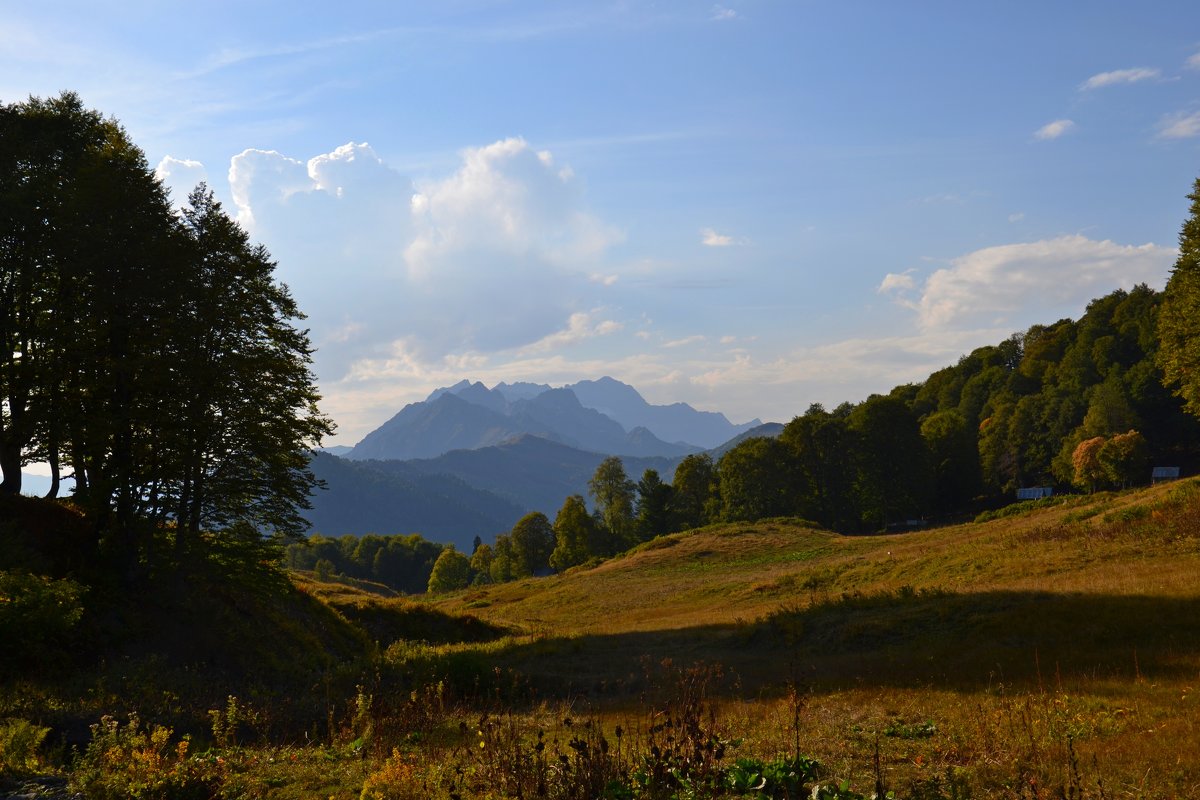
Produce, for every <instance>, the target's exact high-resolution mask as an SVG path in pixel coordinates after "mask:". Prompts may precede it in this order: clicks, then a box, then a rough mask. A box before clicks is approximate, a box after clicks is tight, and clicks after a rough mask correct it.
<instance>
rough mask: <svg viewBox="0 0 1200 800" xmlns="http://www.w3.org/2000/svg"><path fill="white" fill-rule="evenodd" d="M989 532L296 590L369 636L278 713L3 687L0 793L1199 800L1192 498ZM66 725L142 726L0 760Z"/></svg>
mask: <svg viewBox="0 0 1200 800" xmlns="http://www.w3.org/2000/svg"><path fill="white" fill-rule="evenodd" d="M993 516H996V518H994V519H991V520H990V521H982V522H974V523H969V524H963V525H957V526H952V527H942V528H936V529H929V530H922V531H916V532H911V533H904V534H897V535H888V536H857V537H847V536H841V535H838V534H836V533H832V532H828V531H823V530H816V529H814V528H812V527H811V526H809V525H806V524H805V523H803V522H800V521H796V520H787V519H780V520H768V521H764V522H760V523H755V524H735V525H719V526H713V527H710V528H706V529H702V530H699V531H692V532H688V533H684V534H676V535H672V536H669V537H665V538H663V539H659V540H655V541H653V542H650V543H648V544H646V545H643V546H641V547H640V548H638V549H637V550H636V551H634V552H631V553H628V554H626V555H624V556H621V557H618V558H615V559H612V560H610V561H607V562H604V563H602V564H600V565H598V566H594V567H591V568H577V569H575V570H572V571H569V572H567V573H566V574H563V575H558V576H553V577H549V578H540V579H531V580H525V581H519V582H516V583H511V584H503V585H496V586H485V587H477V588H473V589H470V590H467V591H464V592H460V593H456V594H452V595H446V596H442V597H435V598H404V597H397V596H394V595H393V594H392V593H391V592H389V591H387V590H386V589H385V588H383V587H379V586H374V585H369V584H361V583H356V582H353V581H345V582H341V583H322V582H319V581H317V580H316V579H315V578H314V577H313V576H311V575H295V576H293V583H294V588H293V589H292V590H291V591H293V592H294V593H295V594H296V596H297V597H298V598H302V599H303V602H304V603H309V604H311V602H312V601H317V602H318V603H319V604H320V605H321V606H322V607H324V608H326V609H328V611H329V612H330V613H329V614H328V615H327V618H326V617H321V619H322V620H324V621H323V622H322V623H321V624H322V625H323V626H325V629H327V630H328V632H327V633H325V634H323V636H324V637H325V638H326V639H331V637H341V638H339V639H337V640H338V641H343V640H344V641H347V642H349V641H351V640H352V639H353V637H354V636H357V637H358V640H360V641H363V642H366V643H368V644H367V645H366V646H364V648H363V649H362V650H361V652H360V654H359V656H357V657H354V658H349V657H346V656H343V657H342V658H341V659H340V660H339V661H338V662H337V663H336V664H335V663H333V662H332V661H331V662H330V666H328V667H327V668H326V671H325V672H324V673H322V674H323V675H324V676H325V677H324V678H322V679H321V680H320V681H318V682H314V683H312V685H309V686H307V688H306V687H305V685H304V684H303V683H297V684H296V687H297V688H296V689H295V690H293V694H294V696H292V697H289V698H286V703H285V705H288V706H289V707H292V706H294V708H292V710H291V711H290V712H289V713H288V714H287V715H282V714H280V713H279V712H278V711H277V710H276V709H277V707H278V704H279V698H278V697H272V696H271V695H270V693H269V692H267V691H265V690H264V691H262V692H257V690H253V689H247V688H246V687H245V686H244V685H243V686H241V687H239V688H238V689H237V691H239V692H240V693H241V696H240V697H238V698H235V699H230V700H228V701H227V702H222V701H220V698H223V697H224V696H225V695H224V692H225V689H226V686H225V684H222V683H220V682H219V681H215V680H208V683H209V684H212V685H207V686H205V689H204V691H203V692H201V691H200V689H193V690H192V694H189V693H188V691H185V690H183V689H180V688H179V685H187V686H190V687H197V686H199V685H202V684H205V681H206V679H210V678H211V677H212V676H211V675H210V674H208V673H201V674H199V675H197V674H194V673H188V670H187V669H181V670H180V669H176V671H174V672H172V671H171V670H160V673H161V674H157V675H153V676H152V675H150V674H149V671H150V669H151V668H153V667H154V665H155V663H157V662H150V667H149V668H148V667H147V666H146V664H145V663H142V664H141V666H140V669H141V672H139V673H138V674H139V675H141V676H143V678H142V679H141V680H140V683H139V689H138V691H139V694H138V697H139V698H141V701H140V702H138V703H133V702H130V701H129V700H128V698H125V699H123V700H121V702H117V701H118V700H119V699H120V698H121V693H120V692H119V691H116V690H114V689H113V688H112V686H111V683H109V684H107V686H108V688H107V694H105V693H104V692H102V691H98V690H97V684H100V685H101V686H102V687H103V686H104V685H105V681H109V682H115V681H116V680H117V679H116V678H115V677H114V674H115V671H114V670H113V669H112V668H110V669H109V670H108V671H107V672H106V673H104V674H105V676H107V677H104V678H102V679H100V680H98V681H97V680H93V681H92V683H90V684H86V683H82V682H81V683H77V684H76V686H77V688H78V692H77V694H76V696H74V697H71V698H65V697H64V696H63V695H64V692H63V691H62V690H61V687H59V691H58V694H57V695H56V694H55V692H54V691H51V690H49V689H46V688H45V687H44V686H42V687H38V686H37V685H36V682H34V683H29V684H23V685H22V686H17V687H4V690H3V691H0V718H6V717H7V718H8V721H7V722H3V721H0V776H3V775H5V774H6V770H7V774H8V777H9V781H10V783H11V782H13V781H14V780H16V779H17V778H20V777H21V776H22V775H24V776H25V777H28V776H30V775H35V774H38V773H39V771H40V773H42V774H44V775H46V774H48V775H50V776H51V777H50V778H48V779H47V780H50V781H51V782H53V781H54V780H59V781H62V780H66V778H67V777H70V780H71V781H72V785H73V786H74V787H76V788H81V789H84V790H86V791H87V792H89V793H90V794H89V796H94V797H134V796H137V797H176V796H197V797H200V796H220V797H231V798H232V797H247V798H249V797H281V798H285V797H286V798H318V797H319V798H322V799H324V798H359V797H364V798H374V797H378V798H391V797H398V798H410V797H411V798H418V797H420V798H425V797H431V798H447V799H453V798H464V797H522V798H524V797H540V796H545V797H562V798H568V797H570V798H576V797H577V798H588V797H610V798H626V797H628V798H635V797H637V798H667V797H679V798H687V797H734V796H738V797H743V796H744V797H772V798H782V797H799V796H804V797H809V796H810V794H811V793H812V791H813V790H814V787H820V788H818V789H817V790H816V791H818V793H821V792H824V794H820V796H821V797H841V798H854V797H859V796H863V797H869V796H871V794H872V793H874V792H882V793H883V794H887V793H888V792H891V793H892V795H893V796H894V797H896V798H901V799H903V798H910V799H911V800H937V799H938V798H942V799H943V800H950V799H951V798H956V799H957V800H962V798H967V797H974V798H984V797H1021V798H1074V799H1078V798H1125V797H1130V798H1133V797H1137V798H1192V797H1200V730H1198V726H1200V707H1198V704H1200V696H1197V694H1198V693H1197V692H1196V691H1195V690H1196V689H1197V688H1200V583H1198V581H1197V578H1198V577H1200V483H1197V482H1182V483H1176V484H1165V485H1161V486H1157V487H1152V488H1150V489H1145V490H1140V491H1134V492H1127V493H1119V494H1098V495H1093V496H1087V497H1067V498H1056V499H1053V500H1050V501H1046V502H1042V503H1038V504H1033V505H1031V506H1013V507H1010V509H1009V510H1007V511H1002V512H1001V513H1000V514H998V515H993ZM305 607H307V606H305ZM274 613H275V614H276V619H281V618H286V617H287V614H286V613H285V612H282V611H279V610H277V611H276V612H274ZM306 613H309V614H310V615H311V614H312V612H306ZM315 618H316V617H314V619H315ZM234 623H236V624H238V625H240V626H241V628H242V629H244V630H241V631H240V633H239V636H240V637H241V638H240V639H239V641H242V642H244V644H242V645H241V647H242V649H243V650H244V651H249V652H243V653H242V658H243V659H246V658H249V656H251V655H252V651H253V647H254V644H253V639H254V636H255V634H254V624H255V623H254V622H253V620H246V619H243V620H241V621H240V622H239V621H237V620H232V621H231V622H230V623H229V624H234ZM338 625H341V626H343V627H344V628H345V632H342V633H339V632H338V631H339V630H341V629H339V628H338V627H337V626H338ZM210 635H211V634H210ZM278 637H279V634H273V635H272V637H264V641H271V642H274V641H275V640H276V639H278ZM331 640H333V639H331ZM280 641H282V640H280ZM369 642H375V646H374V647H371V646H369ZM270 646H271V647H274V648H278V647H282V645H277V644H274V643H273V644H271V645H270ZM293 660H295V659H293ZM120 671H129V670H128V669H127V668H126V667H122V668H121V670H120ZM180 676H183V677H182V678H180ZM176 678H179V680H180V681H182V684H180V683H172V681H173V680H175V679H176ZM125 685H129V684H128V679H126V684H125ZM229 691H230V692H232V691H234V689H232V688H230V689H229ZM256 692H257V693H256ZM155 693H157V694H155ZM181 695H182V696H181ZM83 696H86V697H89V698H91V699H90V700H81V699H80V697H83ZM156 698H157V699H156ZM164 698H165V699H164ZM172 698H173V699H172ZM194 698H202V699H194ZM214 698H216V699H214ZM56 704H57V705H56ZM64 704H66V705H69V707H70V709H71V714H73V715H74V716H75V717H77V718H78V717H80V716H81V715H85V714H86V713H87V712H88V711H91V712H92V713H93V714H94V716H93V719H98V717H99V714H100V712H101V711H104V710H108V711H115V710H118V709H119V710H121V711H122V712H123V713H124V712H128V711H130V710H137V711H140V712H141V713H142V717H141V719H140V721H139V723H138V724H134V725H132V726H131V725H129V724H127V723H126V719H125V717H122V718H121V722H120V723H118V722H116V721H113V722H110V723H107V724H108V725H109V727H108V728H104V727H103V726H102V727H101V729H99V733H98V738H97V739H96V741H97V742H99V744H93V746H91V747H90V748H88V747H85V746H84V744H82V743H81V744H80V745H79V748H80V752H82V753H84V756H83V758H81V759H77V760H76V761H74V762H72V761H70V759H69V758H68V757H67V749H69V746H68V747H67V748H66V749H64V748H63V747H62V746H60V748H59V752H58V753H57V755H56V754H55V753H54V752H53V748H51V749H50V750H46V749H45V748H44V747H43V748H42V749H41V750H38V751H37V752H34V751H33V750H30V749H29V747H27V746H26V747H25V749H24V750H22V749H21V747H20V746H19V742H20V741H24V740H21V739H20V736H19V735H18V734H19V733H20V731H19V730H18V727H19V725H21V724H27V723H25V722H24V720H29V721H31V724H32V727H33V728H34V733H36V731H37V730H45V729H44V728H40V727H39V726H40V725H42V724H43V723H46V722H47V721H51V722H52V721H53V720H54V719H56V718H57V717H55V712H53V708H55V707H59V708H61V707H62V706H63V705H64ZM106 704H107V705H106ZM197 704H199V705H197ZM196 708H203V709H204V710H202V711H196ZM302 708H303V709H308V711H307V714H308V716H307V717H304V715H303V714H301V713H300V709H302ZM47 709H50V711H47ZM189 709H190V710H189ZM189 714H190V716H189ZM284 716H286V720H283V717H284ZM59 717H62V713H61V712H59ZM302 718H303V719H307V720H308V722H307V723H303V724H302V725H301V726H300V727H297V724H296V722H295V720H296V719H302ZM197 719H199V720H200V722H197ZM281 720H282V721H281ZM285 722H286V724H284V723H285ZM155 724H161V725H164V726H166V725H168V724H170V725H173V726H174V728H175V731H174V732H173V733H170V734H168V733H165V732H164V731H165V730H166V728H165V727H164V728H162V729H160V730H159V733H157V734H155V733H154V726H155ZM304 725H306V726H307V727H304ZM6 726H7V727H6ZM47 727H50V728H54V730H55V731H57V730H58V727H57V726H55V725H53V724H50V725H48V726H47ZM184 730H187V731H188V732H190V733H191V734H192V738H191V740H190V741H189V742H188V743H187V744H184V745H181V744H180V740H179V735H178V734H179V733H181V732H183V731H184ZM13 731H17V732H16V733H14V732H13ZM106 731H107V732H106ZM25 735H26V739H28V738H29V736H31V735H32V734H29V733H28V732H26V734H25ZM156 735H157V736H158V738H157V739H155V738H154V737H155V736H156ZM139 737H141V738H139ZM35 738H36V737H35ZM48 739H49V740H50V742H51V743H53V737H52V736H51V737H48ZM14 741H16V742H18V744H13V742H14ZM6 742H8V744H6ZM68 745H69V743H68ZM180 747H183V750H179V748H180ZM6 748H7V749H6ZM189 748H190V749H189ZM35 750H36V748H35ZM5 753H8V756H7V761H6V760H5V759H6V756H5ZM17 753H24V754H25V755H24V761H23V762H22V763H23V764H24V766H23V767H20V768H15V767H13V766H12V765H13V764H15V763H17V761H18V758H17V756H16V755H14V754H17ZM105 754H107V755H105ZM106 759H107V760H106ZM807 759H814V760H815V761H816V762H819V764H820V767H819V768H817V767H812V769H811V770H809V766H810V762H809V761H808V760H807ZM6 765H7V766H6ZM147 765H150V766H147ZM755 770H757V772H756V771H755ZM806 770H809V771H806ZM789 775H790V776H791V777H790V778H789V777H788V776H789ZM55 776H58V777H55ZM138 781H140V783H137V782H138ZM135 783H136V784H137V786H139V787H142V788H137V789H136V791H135V789H134V788H131V787H134V784H135ZM164 787H165V788H164ZM189 793H190V794H189ZM814 796H815V795H814Z"/></svg>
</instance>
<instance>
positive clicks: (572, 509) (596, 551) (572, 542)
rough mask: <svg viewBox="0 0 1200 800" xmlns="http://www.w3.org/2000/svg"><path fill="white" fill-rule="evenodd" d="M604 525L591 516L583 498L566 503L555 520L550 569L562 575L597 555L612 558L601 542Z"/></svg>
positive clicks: (575, 498) (566, 501)
mask: <svg viewBox="0 0 1200 800" xmlns="http://www.w3.org/2000/svg"><path fill="white" fill-rule="evenodd" d="M600 533H601V531H600V526H599V525H597V524H596V521H595V520H594V519H592V517H591V515H590V514H588V510H587V505H586V504H585V503H584V502H583V498H582V497H580V496H579V495H577V494H573V495H571V496H570V497H568V498H567V499H566V500H565V501H563V504H562V508H560V509H559V510H558V515H557V516H555V518H554V551H553V552H552V553H551V554H550V566H552V567H554V569H555V570H557V571H558V572H562V571H563V570H566V569H569V568H570V567H574V566H578V565H579V564H582V563H584V562H586V561H587V560H588V559H590V558H592V557H593V556H605V555H609V553H608V549H609V548H608V547H607V546H605V543H604V542H602V541H601V536H600Z"/></svg>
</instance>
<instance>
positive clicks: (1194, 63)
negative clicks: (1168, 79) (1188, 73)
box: [1187, 53, 1200, 69]
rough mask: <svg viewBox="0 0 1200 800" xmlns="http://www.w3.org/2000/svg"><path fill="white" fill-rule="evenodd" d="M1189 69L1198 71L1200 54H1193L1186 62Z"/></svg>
mask: <svg viewBox="0 0 1200 800" xmlns="http://www.w3.org/2000/svg"><path fill="white" fill-rule="evenodd" d="M1187 65H1188V68H1189V69H1200V53H1195V54H1193V55H1192V56H1191V57H1189V58H1188V60H1187Z"/></svg>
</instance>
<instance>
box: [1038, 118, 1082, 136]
mask: <svg viewBox="0 0 1200 800" xmlns="http://www.w3.org/2000/svg"><path fill="white" fill-rule="evenodd" d="M1074 127H1075V123H1074V122H1072V121H1071V120H1069V119H1056V120H1054V122H1048V123H1046V124H1045V125H1043V126H1042V127H1040V128H1038V129H1037V130H1036V131H1034V132H1033V136H1034V138H1035V139H1042V140H1049V139H1057V138H1058V137H1060V136H1062V135H1063V134H1064V133H1066V132H1067V131H1069V130H1071V129H1072V128H1074Z"/></svg>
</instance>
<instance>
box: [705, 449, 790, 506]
mask: <svg viewBox="0 0 1200 800" xmlns="http://www.w3.org/2000/svg"><path fill="white" fill-rule="evenodd" d="M793 472H794V470H793V469H792V458H791V452H790V451H789V450H788V447H787V445H785V444H783V443H782V442H780V441H779V440H778V439H772V438H769V437H761V436H760V437H754V438H751V439H746V440H745V441H743V442H739V443H738V444H737V445H736V446H734V447H733V448H732V449H730V450H728V451H727V452H726V453H725V455H723V456H721V460H720V461H719V462H718V463H717V475H718V480H719V482H720V490H721V503H722V511H721V513H722V516H723V517H724V518H725V519H726V520H727V521H730V522H741V521H754V520H759V519H763V518H764V517H781V516H785V515H788V514H791V513H793V509H794V508H795V496H796V492H795V480H794V477H793Z"/></svg>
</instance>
